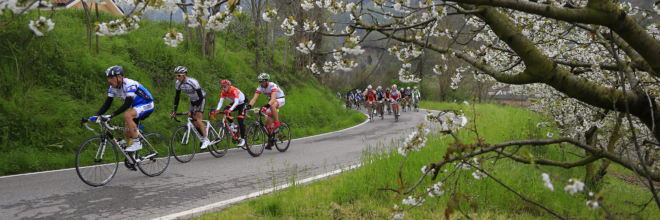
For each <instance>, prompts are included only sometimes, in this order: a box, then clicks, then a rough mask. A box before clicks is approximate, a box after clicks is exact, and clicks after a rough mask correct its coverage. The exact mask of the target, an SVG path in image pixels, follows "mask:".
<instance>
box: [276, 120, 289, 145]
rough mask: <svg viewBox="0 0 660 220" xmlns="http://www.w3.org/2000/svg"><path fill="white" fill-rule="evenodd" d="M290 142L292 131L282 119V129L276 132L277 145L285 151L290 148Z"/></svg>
mask: <svg viewBox="0 0 660 220" xmlns="http://www.w3.org/2000/svg"><path fill="white" fill-rule="evenodd" d="M278 142H279V144H278ZM289 144H291V131H290V130H289V125H287V124H286V123H285V122H282V121H280V130H279V131H278V132H277V134H275V147H276V148H277V150H278V151H280V152H284V151H286V150H287V149H289Z"/></svg>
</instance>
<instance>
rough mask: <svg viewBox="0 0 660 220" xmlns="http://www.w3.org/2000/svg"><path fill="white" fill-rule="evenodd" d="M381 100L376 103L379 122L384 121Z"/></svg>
mask: <svg viewBox="0 0 660 220" xmlns="http://www.w3.org/2000/svg"><path fill="white" fill-rule="evenodd" d="M383 108H384V107H383V100H380V101H378V112H379V113H380V120H383V119H385V116H384V115H383V113H384V112H383Z"/></svg>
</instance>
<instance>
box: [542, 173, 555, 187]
mask: <svg viewBox="0 0 660 220" xmlns="http://www.w3.org/2000/svg"><path fill="white" fill-rule="evenodd" d="M541 176H542V177H543V182H544V183H543V186H545V187H548V188H549V189H550V191H555V186H553V185H552V182H551V181H550V175H548V174H547V173H543V174H541Z"/></svg>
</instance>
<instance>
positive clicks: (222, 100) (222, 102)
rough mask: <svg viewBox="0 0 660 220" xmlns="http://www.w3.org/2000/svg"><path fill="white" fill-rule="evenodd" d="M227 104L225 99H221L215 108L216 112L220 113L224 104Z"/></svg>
mask: <svg viewBox="0 0 660 220" xmlns="http://www.w3.org/2000/svg"><path fill="white" fill-rule="evenodd" d="M224 102H225V97H220V101H218V107H216V108H215V110H216V111H220V108H221V107H222V104H224Z"/></svg>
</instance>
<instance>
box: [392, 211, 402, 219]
mask: <svg viewBox="0 0 660 220" xmlns="http://www.w3.org/2000/svg"><path fill="white" fill-rule="evenodd" d="M392 215H393V216H394V219H403V216H404V215H405V214H404V213H400V212H395V213H392Z"/></svg>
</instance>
